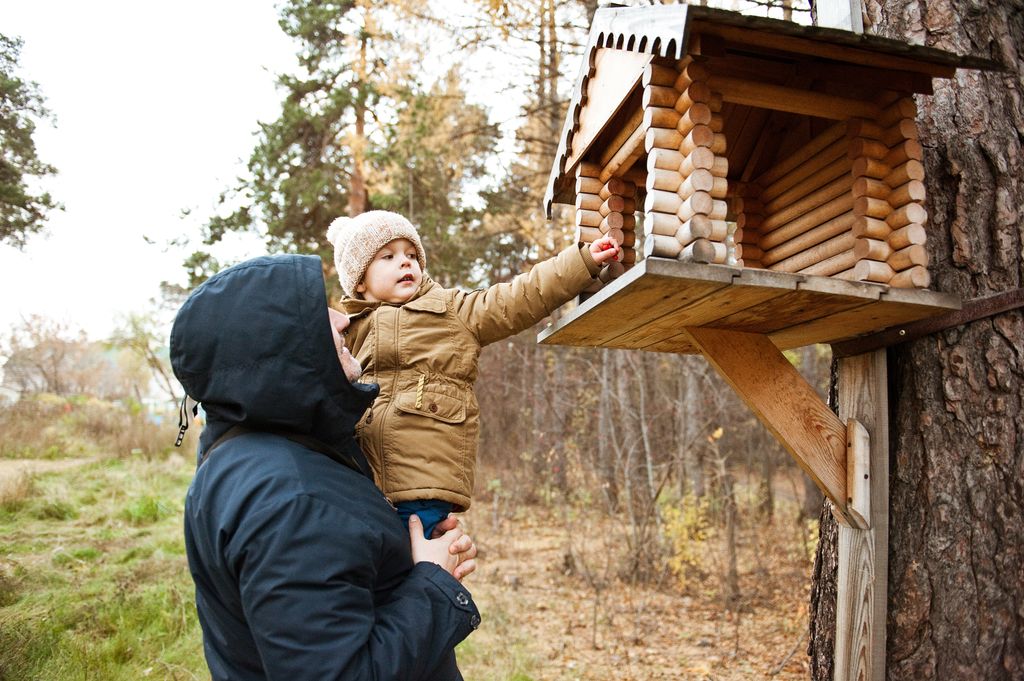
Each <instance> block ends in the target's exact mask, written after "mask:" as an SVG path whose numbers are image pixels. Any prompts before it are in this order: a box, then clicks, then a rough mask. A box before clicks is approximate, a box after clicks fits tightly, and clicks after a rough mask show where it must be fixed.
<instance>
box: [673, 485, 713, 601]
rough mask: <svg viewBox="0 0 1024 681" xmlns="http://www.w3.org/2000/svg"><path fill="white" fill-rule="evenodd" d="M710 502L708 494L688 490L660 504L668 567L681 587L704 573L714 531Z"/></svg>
mask: <svg viewBox="0 0 1024 681" xmlns="http://www.w3.org/2000/svg"><path fill="white" fill-rule="evenodd" d="M710 505H711V504H710V502H709V500H708V498H707V497H695V496H694V495H693V494H687V495H686V496H684V497H683V498H682V499H680V500H679V501H678V502H677V503H667V504H665V506H664V507H663V508H662V517H663V518H664V519H665V524H664V526H663V527H664V533H665V538H666V539H667V540H668V543H669V546H670V551H671V555H670V557H669V561H668V563H669V567H670V568H671V569H672V572H673V573H674V574H675V575H676V579H677V580H678V582H679V586H680V587H681V588H683V589H686V588H687V587H688V586H689V585H690V582H692V581H695V580H697V581H699V580H702V579H703V577H704V576H705V575H706V573H707V565H706V557H707V555H708V553H709V541H710V540H711V539H712V537H713V534H714V527H713V526H712V524H711V520H710Z"/></svg>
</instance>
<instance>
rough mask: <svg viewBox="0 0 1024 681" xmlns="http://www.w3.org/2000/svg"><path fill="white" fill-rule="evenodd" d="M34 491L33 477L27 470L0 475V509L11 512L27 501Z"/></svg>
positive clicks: (34, 482)
mask: <svg viewBox="0 0 1024 681" xmlns="http://www.w3.org/2000/svg"><path fill="white" fill-rule="evenodd" d="M35 492H36V481H35V477H34V476H33V475H32V474H31V473H30V472H28V471H27V470H19V471H17V472H15V473H14V474H12V475H2V476H0V509H2V510H4V511H6V512H8V513H12V512H15V511H17V510H19V509H21V508H22V507H24V506H25V504H26V503H28V501H29V499H31V498H32V496H33V495H34V494H35Z"/></svg>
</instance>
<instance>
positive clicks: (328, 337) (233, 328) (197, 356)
mask: <svg viewBox="0 0 1024 681" xmlns="http://www.w3.org/2000/svg"><path fill="white" fill-rule="evenodd" d="M170 356H171V367H172V368H173V370H174V375H175V376H177V378H178V380H179V381H181V384H182V386H183V387H184V388H185V392H186V393H187V394H188V395H189V396H191V397H192V398H193V399H195V400H197V401H198V402H200V403H201V404H202V406H203V410H204V411H205V412H206V417H207V425H206V428H204V430H203V434H202V436H201V438H200V451H204V450H205V449H206V448H207V447H209V446H210V445H211V444H212V443H213V442H214V441H216V439H217V438H218V437H220V436H221V435H222V434H223V433H224V432H226V431H227V430H228V429H230V428H231V427H232V426H235V425H239V426H243V427H246V428H249V429H251V430H267V431H285V432H289V433H295V434H299V435H305V436H309V437H313V438H316V439H318V440H320V441H322V442H324V443H327V444H329V445H331V446H334V447H336V448H338V449H341V450H344V451H348V452H351V453H353V454H355V453H357V452H358V451H359V449H358V446H357V445H356V443H355V438H354V433H355V425H356V423H357V422H358V421H359V419H360V418H361V417H362V415H363V412H364V411H366V409H367V407H369V405H370V404H371V403H372V402H373V399H374V397H376V395H377V392H378V387H377V386H376V385H374V384H360V383H352V382H350V381H349V380H348V379H347V378H346V377H345V373H344V371H343V370H342V368H341V363H340V361H339V360H338V354H337V351H336V349H335V347H334V339H333V335H332V333H331V327H330V319H329V317H328V313H327V293H326V290H325V288H324V280H323V269H322V265H321V261H320V258H318V257H316V256H309V255H276V256H263V257H259V258H254V259H252V260H248V261H246V262H243V263H241V264H238V265H235V266H234V267H230V268H228V269H226V270H224V271H222V272H220V273H218V274H216V275H214V276H212V277H210V279H208V280H207V281H206V282H204V283H203V284H202V285H200V286H199V287H198V288H196V289H195V291H193V292H192V294H191V295H190V296H189V297H188V300H186V301H185V304H184V305H182V307H181V309H180V310H179V311H178V314H177V316H176V317H175V320H174V325H173V327H172V329H171V339H170ZM360 458H361V455H360Z"/></svg>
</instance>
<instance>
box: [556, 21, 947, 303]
mask: <svg viewBox="0 0 1024 681" xmlns="http://www.w3.org/2000/svg"><path fill="white" fill-rule="evenodd" d="M689 45H690V48H691V51H690V52H689V53H688V54H686V55H685V56H684V57H683V58H682V59H679V60H674V59H665V58H648V59H647V60H646V63H645V64H644V65H643V70H642V74H640V75H639V76H638V77H637V74H636V67H637V65H639V64H640V63H641V62H642V61H644V60H642V59H640V58H639V57H637V56H636V55H632V56H631V57H630V58H628V59H627V58H625V57H620V56H619V55H617V54H616V53H617V52H621V51H617V50H614V49H611V48H605V49H603V50H601V51H600V52H603V53H604V54H603V55H602V60H600V61H598V60H595V63H594V64H593V65H592V71H591V73H590V74H589V76H590V77H589V79H588V80H587V81H586V82H585V84H584V85H585V87H586V88H587V89H586V90H585V94H586V96H587V98H586V102H585V104H584V106H583V107H582V109H581V112H580V121H581V125H580V126H579V130H578V131H577V134H576V136H575V137H574V139H573V145H572V163H571V164H567V166H566V167H567V168H568V167H570V165H572V164H574V165H575V173H576V197H577V198H576V206H577V211H576V224H577V238H578V240H579V241H580V242H582V243H585V242H589V241H593V240H594V239H596V238H598V237H600V236H601V235H602V234H604V233H609V232H611V233H612V234H613V235H614V236H615V237H616V238H617V239H620V240H621V241H620V243H622V244H623V245H624V247H625V248H624V249H623V262H622V263H621V264H620V266H618V267H613V268H612V270H611V271H610V272H606V273H605V275H604V278H605V279H612V278H615V277H616V276H620V275H621V274H622V273H623V272H624V271H626V270H628V269H629V268H630V266H631V265H632V264H633V263H634V262H635V261H636V260H638V259H640V258H641V257H660V258H673V259H677V260H681V261H684V262H696V263H709V264H721V265H730V266H736V267H741V268H758V269H768V270H773V271H777V272H787V273H795V274H802V275H817V276H827V277H836V278H840V279H846V280H851V281H866V282H875V283H880V284H888V285H889V286H892V287H897V288H926V287H927V286H928V284H929V281H930V277H929V275H928V271H927V256H926V252H925V238H926V230H925V223H926V214H925V211H924V207H923V203H924V184H923V179H924V175H923V165H922V164H921V146H920V144H919V143H918V142H917V130H916V125H915V123H914V119H915V116H916V109H915V106H914V102H913V99H912V95H913V94H914V93H922V92H924V93H927V92H930V91H931V80H930V76H929V75H928V74H923V73H920V72H914V71H908V70H900V69H898V68H882V67H880V66H878V65H875V64H850V63H842V62H839V61H836V60H834V59H832V58H830V57H828V56H825V57H822V56H820V55H814V54H808V53H795V52H790V51H786V50H784V49H779V48H778V47H770V46H764V45H760V46H758V45H755V46H749V45H746V44H738V43H737V42H735V41H732V40H730V39H729V38H728V36H721V35H713V34H710V33H708V34H700V33H697V34H695V35H693V36H691V39H690V42H689ZM625 54H632V53H625ZM886 63H896V64H899V60H898V58H892V59H889V60H888V62H886ZM603 64H607V65H608V66H607V67H606V69H607V70H604V69H603V66H602V65H603ZM612 65H614V68H613V67H612ZM624 65H628V68H624ZM629 68H632V69H633V71H632V72H630V71H629ZM616 71H617V72H618V73H620V74H621V73H631V75H630V76H629V77H631V78H633V79H634V80H633V81H631V82H629V83H628V84H625V85H624V84H620V85H619V86H618V87H617V88H616V87H612V86H611V84H610V79H611V78H614V77H616V76H615V75H613V74H614V73H616ZM627 85H628V86H627ZM609 92H614V96H613V97H611V96H609V94H608V93H609ZM612 99H614V101H611V100H612ZM602 116H603V117H604V118H603V119H602V118H601V117H602ZM581 133H583V134H581ZM630 208H635V211H636V213H635V215H633V214H632V213H631V212H630V210H629V209H630ZM634 223H635V224H634ZM631 227H632V228H635V231H632V230H631ZM612 230H615V231H612ZM599 286H600V284H595V286H594V288H593V290H597V288H598V287H599Z"/></svg>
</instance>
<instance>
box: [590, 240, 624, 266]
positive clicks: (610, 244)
mask: <svg viewBox="0 0 1024 681" xmlns="http://www.w3.org/2000/svg"><path fill="white" fill-rule="evenodd" d="M590 255H592V256H593V257H594V262H596V263H597V264H598V265H603V264H604V263H606V262H608V261H609V260H613V259H615V258H617V257H618V255H619V242H618V241H616V240H615V239H613V238H611V237H610V236H607V235H606V236H603V237H601V238H600V239H598V240H597V241H595V242H594V243H592V244H590Z"/></svg>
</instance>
